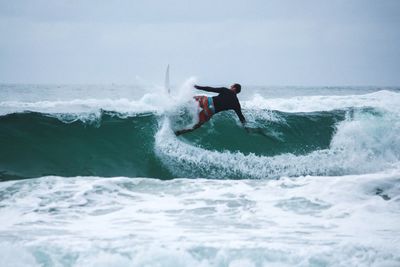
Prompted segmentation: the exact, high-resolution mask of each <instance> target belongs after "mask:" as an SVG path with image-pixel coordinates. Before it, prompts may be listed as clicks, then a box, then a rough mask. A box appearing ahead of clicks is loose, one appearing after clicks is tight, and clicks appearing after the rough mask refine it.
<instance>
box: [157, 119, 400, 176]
mask: <svg viewBox="0 0 400 267" xmlns="http://www.w3.org/2000/svg"><path fill="white" fill-rule="evenodd" d="M399 131H400V124H399V119H398V116H397V115H394V114H392V113H384V114H383V115H382V117H377V116H376V115H373V114H368V113H364V112H360V113H359V114H358V113H356V114H355V115H354V114H353V118H352V119H349V120H346V121H344V122H342V123H339V124H338V126H337V131H336V134H335V135H334V137H333V139H332V142H331V145H330V148H329V149H323V150H317V151H314V152H311V153H309V154H307V155H293V154H282V155H278V156H273V157H267V156H257V155H254V154H251V153H250V154H248V155H245V154H243V153H241V152H217V151H210V150H206V149H203V148H200V147H196V146H192V145H189V144H187V143H185V142H183V141H180V140H179V139H177V138H176V137H175V136H174V134H173V133H172V131H171V130H170V123H169V121H167V120H165V121H163V123H162V126H161V128H160V130H159V131H158V133H157V134H156V137H155V140H156V142H155V150H156V152H157V154H158V155H159V157H160V158H161V160H162V161H163V162H164V164H165V166H166V167H167V168H169V170H170V171H171V172H172V173H173V174H174V175H176V176H185V175H186V176H190V177H196V173H202V174H203V175H204V176H206V177H225V178H234V177H245V178H258V179H265V178H279V177H281V176H300V175H343V174H360V173H368V172H376V171H381V170H384V169H387V168H397V167H398V166H397V165H398V162H399V160H400V138H399V135H398V132H399ZM371 161H373V162H374V164H370V162H371Z"/></svg>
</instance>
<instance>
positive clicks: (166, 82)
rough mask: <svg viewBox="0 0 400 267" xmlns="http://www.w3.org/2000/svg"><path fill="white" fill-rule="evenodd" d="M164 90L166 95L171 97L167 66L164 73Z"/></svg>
mask: <svg viewBox="0 0 400 267" xmlns="http://www.w3.org/2000/svg"><path fill="white" fill-rule="evenodd" d="M164 87H165V90H166V91H167V93H168V95H170V96H171V87H170V84H169V64H168V65H167V70H166V71H165V83H164Z"/></svg>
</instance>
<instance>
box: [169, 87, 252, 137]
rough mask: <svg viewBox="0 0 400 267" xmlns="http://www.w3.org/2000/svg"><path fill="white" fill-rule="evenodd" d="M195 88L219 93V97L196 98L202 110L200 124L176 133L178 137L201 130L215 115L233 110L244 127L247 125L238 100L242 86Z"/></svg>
mask: <svg viewBox="0 0 400 267" xmlns="http://www.w3.org/2000/svg"><path fill="white" fill-rule="evenodd" d="M194 88H196V89H198V90H203V91H206V92H213V93H218V95H217V96H213V97H208V96H195V97H194V99H195V100H196V101H197V102H198V105H199V107H200V108H201V111H200V112H199V122H198V123H196V124H195V125H194V126H193V127H192V128H189V129H183V130H179V131H176V132H175V134H176V135H181V134H184V133H187V132H191V131H193V130H195V129H197V128H199V127H200V126H201V125H203V124H204V123H205V122H207V121H209V120H210V119H211V117H212V116H213V115H214V114H216V113H218V112H221V111H224V110H229V109H233V110H234V111H235V112H236V114H237V116H238V117H239V120H240V122H241V123H242V124H243V125H244V124H245V122H246V119H245V118H244V116H243V114H242V109H241V107H240V103H239V99H238V98H237V94H239V93H240V91H241V88H242V87H241V85H240V84H238V83H235V84H233V85H232V86H231V88H230V89H228V88H226V87H209V86H199V85H195V86H194Z"/></svg>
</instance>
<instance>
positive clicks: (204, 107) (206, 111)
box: [194, 96, 214, 124]
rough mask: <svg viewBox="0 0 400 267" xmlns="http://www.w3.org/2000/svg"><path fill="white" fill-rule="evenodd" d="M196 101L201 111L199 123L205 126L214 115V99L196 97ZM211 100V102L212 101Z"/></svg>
mask: <svg viewBox="0 0 400 267" xmlns="http://www.w3.org/2000/svg"><path fill="white" fill-rule="evenodd" d="M194 99H195V100H196V101H197V102H198V103H199V107H200V108H201V111H200V112H199V123H201V124H203V123H205V122H207V121H208V120H210V119H211V117H212V115H214V104H213V103H212V98H211V97H207V96H195V97H194ZM210 99H211V100H210Z"/></svg>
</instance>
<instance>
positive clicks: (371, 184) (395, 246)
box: [0, 79, 400, 267]
mask: <svg viewBox="0 0 400 267" xmlns="http://www.w3.org/2000/svg"><path fill="white" fill-rule="evenodd" d="M193 83H194V80H193V79H189V80H188V81H186V82H185V83H183V84H182V85H179V86H175V87H173V88H172V93H171V95H168V94H167V93H166V91H165V90H164V89H163V86H157V85H152V86H146V85H140V86H139V85H138V86H128V85H126V86H125V85H115V84H111V85H18V84H0V266H146V267H147V266H171V267H179V266H201V267H205V266H230V267H239V266H240V267H241V266H244V267H246V266H249V267H252V266H254V267H261V266H262V267H264V266H400V134H399V133H400V87H377V86H375V87H374V86H371V87H272V86H243V89H242V93H241V94H239V99H240V101H241V105H242V109H243V114H244V116H245V117H246V119H247V121H248V127H249V132H246V131H245V130H244V129H243V128H242V127H241V124H240V122H239V120H238V118H237V117H236V114H235V113H234V112H233V111H228V112H223V113H219V114H217V115H215V116H214V117H213V118H212V119H211V121H209V122H208V123H206V124H204V125H203V126H202V127H201V128H200V129H198V130H196V131H194V132H192V133H188V134H185V135H182V136H179V137H176V136H175V135H174V133H173V131H174V130H177V129H182V128H184V127H189V126H190V125H193V124H194V123H195V122H196V121H195V120H196V119H195V116H194V114H195V113H196V112H197V110H196V109H197V107H196V105H195V103H194V102H193V100H192V96H193V95H195V94H198V95H199V94H203V95H205V94H206V93H205V92H204V93H203V92H201V91H196V90H194V89H193V88H192V85H193ZM209 95H212V94H209Z"/></svg>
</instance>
